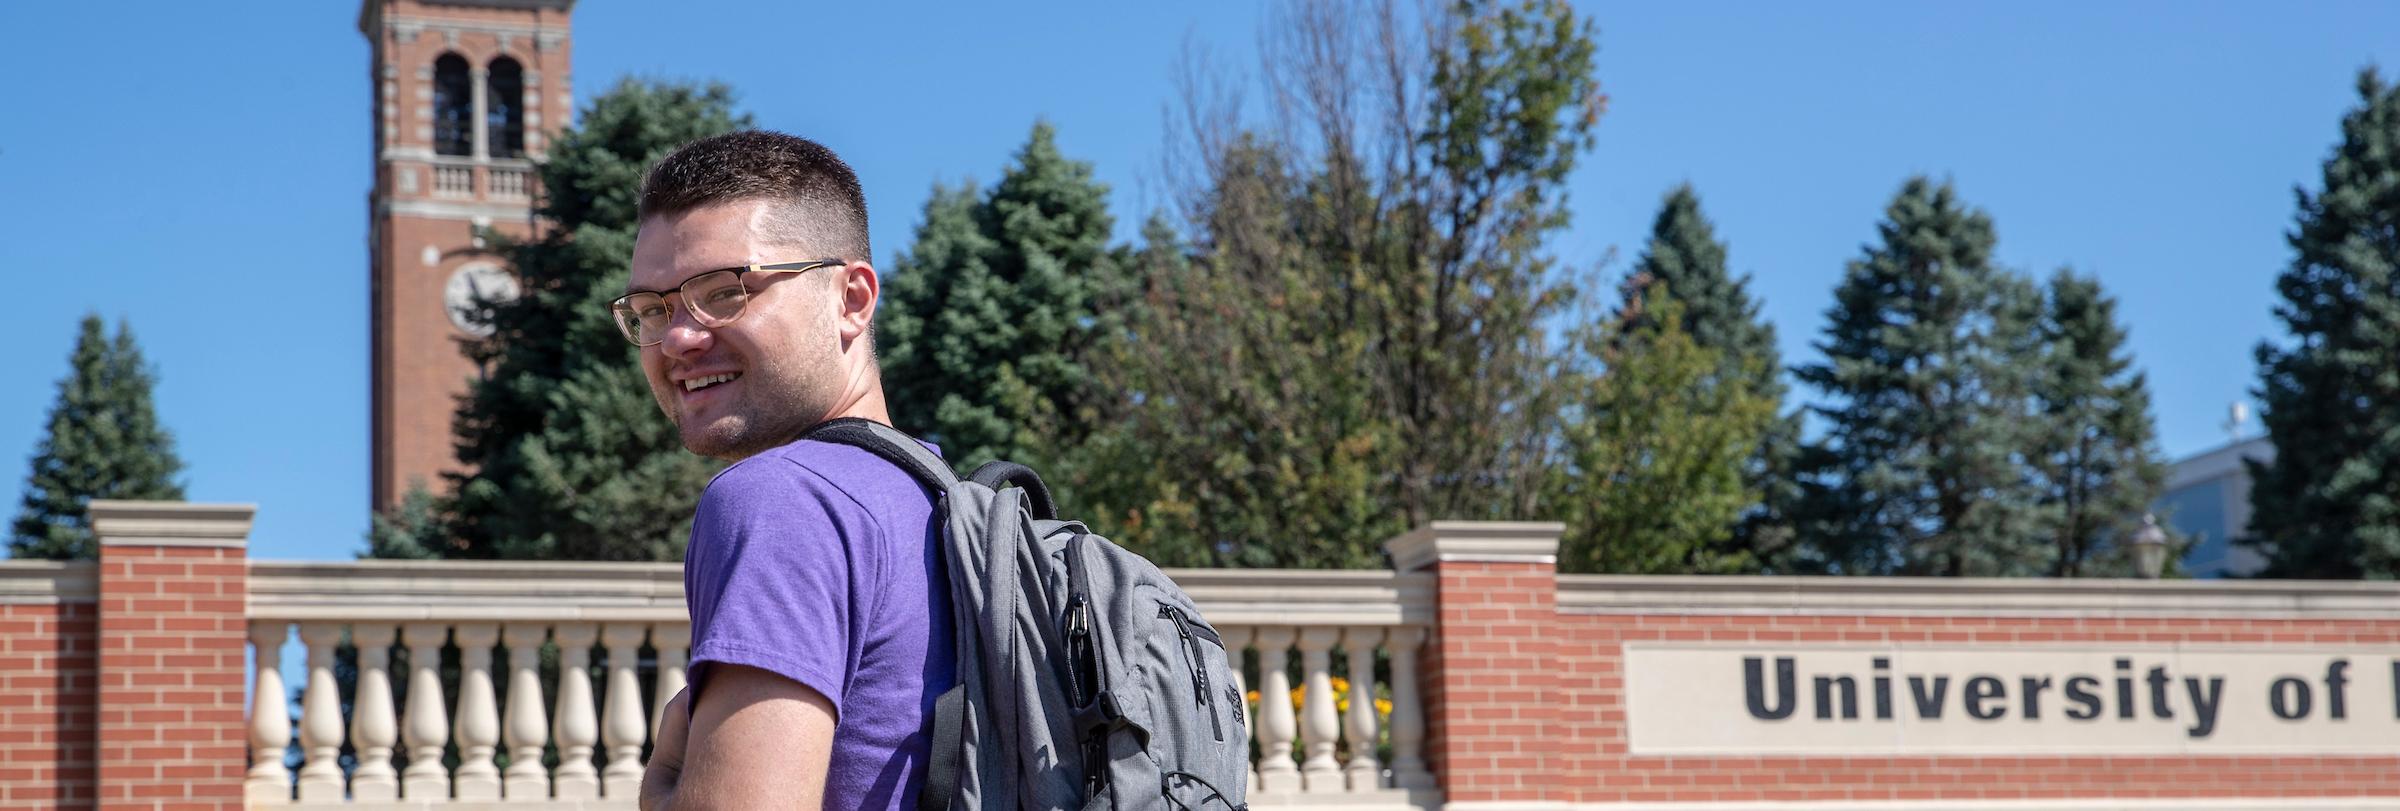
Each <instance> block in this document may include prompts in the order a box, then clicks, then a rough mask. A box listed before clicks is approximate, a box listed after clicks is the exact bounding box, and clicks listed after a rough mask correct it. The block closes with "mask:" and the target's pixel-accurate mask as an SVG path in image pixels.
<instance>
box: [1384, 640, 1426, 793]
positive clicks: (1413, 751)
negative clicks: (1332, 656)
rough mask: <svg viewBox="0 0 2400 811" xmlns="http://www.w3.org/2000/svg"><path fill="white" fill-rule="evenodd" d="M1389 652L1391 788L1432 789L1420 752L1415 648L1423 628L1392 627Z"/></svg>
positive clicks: (1420, 713)
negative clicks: (1390, 659)
mask: <svg viewBox="0 0 2400 811" xmlns="http://www.w3.org/2000/svg"><path fill="white" fill-rule="evenodd" d="M1386 641H1387V644H1389V645H1390V646H1391V653H1392V785H1393V786H1395V787H1398V788H1404V789H1430V788H1433V787H1434V781H1433V773H1432V772H1429V771H1426V770H1425V758H1424V757H1423V755H1421V754H1420V753H1421V752H1422V748H1423V746H1424V743H1425V715H1424V705H1423V703H1422V702H1423V699H1422V698H1421V697H1420V696H1419V695H1418V694H1417V646H1418V645H1420V644H1423V643H1424V641H1425V629H1424V628H1420V627H1402V628H1393V629H1392V630H1391V634H1390V636H1389V637H1388V638H1387V640H1386Z"/></svg>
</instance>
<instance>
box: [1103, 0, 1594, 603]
mask: <svg viewBox="0 0 2400 811" xmlns="http://www.w3.org/2000/svg"><path fill="white" fill-rule="evenodd" d="M1297 13H1298V14H1300V15H1301V17H1300V18H1299V19H1296V20H1293V21H1290V22H1291V24H1290V25H1285V26H1279V29H1278V30H1280V31H1283V32H1285V35H1286V36H1289V37H1292V38H1293V39H1294V42H1291V43H1286V45H1287V47H1278V48H1276V49H1274V50H1275V52H1277V53H1278V54H1280V55H1281V57H1282V58H1283V59H1285V60H1287V61H1285V62H1284V63H1282V64H1281V65H1280V72H1278V73H1276V74H1275V76H1276V79H1277V80H1278V82H1279V84H1278V87H1279V88H1283V89H1289V90H1291V91H1292V92H1285V93H1277V94H1273V95H1272V96H1271V98H1270V103H1271V105H1272V109H1271V111H1270V114H1271V116H1272V117H1273V118H1274V119H1275V120H1277V121H1279V122H1290V123H1291V124H1292V126H1290V127H1286V128H1280V129H1279V131H1285V132H1292V133H1294V136H1293V138H1292V139H1291V140H1277V139H1274V138H1270V137H1268V136H1266V135H1263V134H1261V133H1259V132H1256V131H1251V132H1242V131H1237V130H1234V129H1232V128H1231V127H1230V125H1228V126H1226V127H1216V126H1212V125H1213V124H1214V123H1215V122H1221V121H1225V120H1228V119H1226V118H1225V117H1223V116H1217V115H1215V114H1213V113H1206V112H1204V113H1203V114H1201V115H1197V116H1195V121H1194V124H1195V129H1197V130H1198V132H1196V133H1195V134H1196V136H1197V137H1196V138H1195V139H1194V140H1195V141H1196V142H1197V144H1198V151H1199V152H1200V154H1199V155H1198V156H1197V158H1198V161H1197V164H1198V165H1199V166H1200V167H1201V169H1200V171H1199V172H1198V174H1199V175H1200V176H1199V177H1197V178H1195V179H1193V181H1192V182H1191V183H1190V184H1189V185H1190V188H1187V189H1184V190H1183V194H1182V201H1183V203H1184V206H1185V209H1186V210H1185V212H1184V220H1185V222H1186V226H1185V227H1186V229H1187V230H1188V233H1189V234H1190V235H1191V236H1190V241H1189V243H1188V244H1186V243H1184V242H1183V241H1181V240H1180V239H1178V238H1177V237H1176V236H1175V235H1174V232H1173V229H1170V228H1168V227H1166V226H1165V225H1164V224H1163V223H1154V224H1153V225H1152V227H1150V228H1148V229H1146V231H1147V237H1146V239H1145V244H1144V246H1143V247H1142V249H1141V250H1140V252H1139V254H1138V255H1137V256H1136V257H1135V259H1134V260H1133V261H1134V262H1135V268H1136V272H1137V278H1138V279H1139V280H1140V284H1141V291H1142V298H1141V301H1142V303H1143V306H1141V307H1138V308H1134V309H1135V311H1136V315H1134V316H1133V317H1132V318H1130V319H1129V322H1128V324H1127V325H1126V330H1127V332H1128V334H1129V335H1130V336H1131V337H1130V339H1129V340H1125V341H1121V342H1116V343H1115V344H1114V347H1115V348H1114V350H1113V351H1114V352H1115V353H1116V354H1115V355H1113V356H1112V358H1113V359H1112V361H1111V363H1109V364H1108V365H1107V367H1106V368H1108V369H1109V370H1110V371H1109V374H1110V375H1111V376H1110V377H1109V378H1108V382H1109V383H1110V388H1111V390H1114V391H1120V392H1125V393H1127V398H1126V401H1125V402H1124V403H1123V404H1124V405H1125V407H1127V408H1128V414H1127V416H1126V418H1125V419H1124V420H1123V421H1122V422H1121V423H1120V424H1119V427H1118V428H1117V429H1116V430H1114V431H1112V432H1108V433H1106V434H1104V435H1102V436H1098V437H1095V439H1094V441H1093V442H1092V443H1091V445H1090V447H1089V448H1088V450H1089V451H1090V454H1091V455H1090V460H1091V461H1090V462H1089V463H1088V464H1087V466H1086V467H1085V471H1086V474H1087V475H1088V476H1090V477H1091V478H1092V479H1093V480H1094V481H1095V482H1097V483H1098V485H1099V486H1098V487H1096V488H1094V489H1095V490H1096V491H1103V492H1100V494H1099V495H1096V496H1095V497H1094V498H1095V500H1096V501H1097V502H1099V503H1101V504H1104V505H1108V508H1107V509H1104V510H1102V511H1101V514H1099V515H1096V516H1095V518H1097V519H1099V520H1101V521H1102V522H1103V525H1104V526H1108V527H1111V528H1112V531H1117V532H1119V533H1120V534H1122V535H1124V536H1125V538H1126V540H1127V541H1128V543H1130V544H1131V545H1133V546H1135V547H1136V548H1139V549H1142V550H1143V551H1144V552H1145V553H1147V554H1150V555H1152V556H1153V557H1154V558H1155V559H1160V560H1162V561H1165V562H1169V563H1174V564H1185V565H1193V564H1214V565H1243V566H1279V567H1326V566H1371V565H1377V563H1378V562H1379V560H1380V550H1379V544H1380V543H1381V542H1382V541H1383V540H1385V539H1387V538H1389V537H1390V536H1392V535H1394V534H1397V533H1398V532H1399V531H1401V530H1402V529H1405V528H1406V527H1409V526H1412V525H1417V524H1421V523H1423V522H1426V521H1429V520H1432V519H1436V518H1517V517H1523V516H1526V515H1530V514H1533V513H1534V511H1535V509H1536V508H1537V504H1536V501H1537V500H1538V498H1539V491H1540V489H1541V488H1540V482H1541V479H1542V472H1543V469H1544V467H1545V466H1546V465H1547V464H1548V462H1549V461H1550V459H1549V458H1548V454H1549V439H1550V432H1551V430H1552V427H1553V426H1552V422H1553V420H1554V419H1555V416H1554V415H1555V414H1556V413H1557V410H1558V406H1559V404H1560V403H1561V402H1562V401H1563V400H1564V398H1565V395H1566V391H1565V389H1564V387H1562V386H1560V385H1558V383H1557V382H1556V375H1555V371H1556V370H1555V368H1554V366H1555V362H1554V354H1555V349H1556V347H1555V346H1553V345H1552V344H1553V343H1554V341H1552V340H1550V339H1549V338H1548V336H1547V335H1546V334H1545V331H1544V329H1543V325H1544V324H1546V323H1549V320H1550V319H1551V318H1553V316H1554V315H1555V314H1557V313H1559V312H1561V311H1562V308H1563V307H1564V306H1565V305H1566V304H1567V303H1569V302H1571V301H1572V300H1573V297H1574V294H1575V290H1576V287H1575V285H1574V284H1573V283H1572V282H1571V281H1568V282H1561V281H1560V280H1558V279H1557V278H1555V277H1556V276H1557V275H1558V274H1557V273H1556V272H1555V271H1556V267H1555V262H1554V261H1553V260H1552V259H1551V258H1550V257H1549V256H1548V255H1547V254H1546V253H1545V251H1544V246H1545V243H1546V239H1547V237H1548V235H1550V234H1551V233H1553V232H1555V231H1556V230H1558V229H1559V228H1561V227H1563V226H1564V225H1565V224H1566V222H1567V211H1566V207H1565V197H1566V190H1565V178H1566V177H1567V175H1568V174H1569V172H1570V171H1571V170H1572V169H1573V166H1574V162H1575V159H1576V157H1577V156H1578V155H1579V154H1580V153H1582V152H1583V151H1584V150H1585V149H1587V148H1588V147H1589V146H1590V144H1591V137H1592V136H1591V130H1592V127H1593V126H1594V125H1595V123H1596V122H1597V118H1598V116H1599V113H1600V110H1601V107H1602V102H1603V100H1604V98H1605V97H1604V96H1602V95H1601V94H1600V92H1599V88H1598V84H1597V82H1596V81H1595V80H1594V78H1593V55H1594V53H1595V50H1596V48H1595V46H1594V45H1593V37H1592V31H1591V27H1590V25H1589V23H1587V22H1585V21H1583V20H1580V19H1578V18H1577V17H1576V16H1575V14H1574V12H1573V10H1572V9H1570V8H1569V7H1568V6H1567V5H1566V4H1564V3H1561V2H1524V3H1509V4H1486V3H1475V2H1469V3H1461V4H1458V5H1456V6H1454V7H1452V8H1451V9H1449V10H1448V11H1447V12H1446V13H1443V14H1442V15H1441V16H1440V17H1439V18H1438V19H1436V20H1434V21H1432V23H1433V24H1431V25H1429V26H1426V27H1425V28H1424V29H1423V30H1426V31H1428V32H1430V33H1429V36H1430V39H1429V40H1428V41H1424V42H1418V41H1414V40H1411V39H1409V38H1408V37H1407V36H1406V35H1405V34H1403V33H1400V32H1405V31H1409V30H1413V29H1412V28H1411V27H1410V26H1406V25H1403V24H1399V23H1398V22H1397V21H1396V20H1395V19H1393V17H1392V16H1391V15H1392V13H1393V12H1392V10H1391V9H1390V8H1389V7H1386V8H1385V9H1384V13H1385V15H1386V16H1385V18H1384V19H1383V20H1382V22H1383V25H1382V26H1381V27H1380V31H1381V32H1382V33H1383V34H1384V37H1383V38H1382V39H1379V40H1376V41H1374V42H1370V43H1368V46H1367V47H1369V48H1370V49H1371V52H1370V53H1368V54H1366V55H1364V56H1361V55H1360V54H1358V53H1356V51H1357V50H1358V46H1359V44H1360V40H1361V39H1362V37H1361V35H1360V30H1361V29H1364V28H1369V27H1372V26H1359V25H1356V24H1355V21H1353V20H1350V19H1348V18H1347V17H1345V16H1344V15H1342V14H1340V13H1338V11H1335V10H1327V9H1324V8H1316V7H1306V8H1301V9H1299V11H1298V12H1297ZM1354 64H1372V65H1378V66H1386V67H1389V68H1390V70H1381V69H1379V70H1378V71H1375V72H1369V71H1360V70H1356V69H1353V68H1350V67H1347V66H1351V65H1354ZM1370 75H1372V76H1373V77H1375V78H1373V79H1372V81H1379V82H1386V83H1385V84H1382V85H1377V86H1373V87H1369V86H1366V85H1363V84H1360V83H1359V82H1361V81H1368V80H1369V77H1370ZM1197 101H1200V102H1203V103H1202V104H1200V105H1199V106H1203V107H1204V106H1206V105H1205V101H1206V99H1198V100H1197ZM1375 109H1380V110H1386V111H1399V113H1400V114H1398V115H1377V116H1372V117H1368V118H1362V117H1361V114H1360V113H1359V112H1358V111H1361V110H1375ZM1370 121H1371V122H1372V123H1369V122H1370Z"/></svg>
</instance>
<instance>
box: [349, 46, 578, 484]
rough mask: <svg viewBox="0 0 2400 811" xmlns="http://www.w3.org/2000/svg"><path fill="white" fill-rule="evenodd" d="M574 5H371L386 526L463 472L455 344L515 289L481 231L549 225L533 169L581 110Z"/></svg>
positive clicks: (464, 366) (378, 401)
mask: <svg viewBox="0 0 2400 811" xmlns="http://www.w3.org/2000/svg"><path fill="white" fill-rule="evenodd" d="M574 6H575V2H574V0H366V2H365V5H364V6H363V7H362V8H360V10H359V16H358V29H359V31H360V33H363V34H365V35H366V37H367V42H368V44H369V48H370V51H371V53H372V57H371V59H370V70H369V78H370V81H371V83H372V85H373V87H374V94H375V95H374V99H375V103H374V105H373V107H374V116H375V188H374V191H372V192H370V193H369V195H368V198H367V216H368V219H369V227H368V232H367V233H368V237H367V240H368V241H367V254H368V257H369V258H368V264H369V267H370V271H369V272H370V274H371V276H370V282H369V286H370V289H371V291H372V292H371V293H370V298H371V301H372V304H371V310H370V312H371V314H372V315H371V318H372V326H371V329H372V330H373V339H372V347H373V348H372V350H371V352H372V354H373V366H374V370H375V371H374V398H373V399H374V449H375V451H374V453H375V457H374V494H373V507H374V509H376V510H377V511H382V510H385V509H389V508H391V507H392V506H394V505H396V504H398V503H399V502H400V499H401V497H402V496H404V495H406V494H407V493H408V491H409V488H410V487H411V486H412V485H414V484H423V485H424V486H425V487H426V488H428V489H431V490H434V491H435V492H440V491H442V490H443V488H444V487H445V482H444V481H443V479H442V475H441V474H442V473H443V472H445V471H450V470H455V469H457V468H458V461H457V457H456V454H455V453H454V452H453V450H452V439H451V433H450V420H451V415H452V414H453V413H454V412H455V411H456V409H457V405H458V398H459V396H460V395H462V394H464V393H466V390H467V384H468V382H469V381H470V380H472V379H473V378H475V377H476V376H477V375H479V374H481V371H480V370H478V369H477V368H476V367H475V364H474V363H472V362H471V361H469V360H468V358H467V357H466V355H465V353H464V347H463V346H462V344H461V341H462V339H468V338H473V337H476V336H477V335H478V334H480V333H483V332H487V331H488V330H485V329H484V328H482V327H480V326H479V325H477V324H475V323H474V322H473V321H472V320H471V319H470V318H468V317H467V309H466V308H467V307H468V306H470V303H471V302H473V301H474V300H475V299H476V297H478V296H480V297H483V298H486V299H491V298H507V297H511V296H513V295H515V293H516V279H515V276H513V275H512V274H511V273H510V272H509V270H508V268H507V267H506V265H505V263H504V258H503V257H501V256H498V255H495V254H493V253H490V252H488V251H486V250H484V246H483V244H482V242H481V240H478V239H477V238H476V231H477V229H479V228H488V229H490V230H492V231H495V232H498V233H502V234H507V235H510V236H514V237H527V236H531V235H532V234H534V233H535V231H536V229H538V228H540V227H541V224H540V223H538V222H536V221H535V219H534V213H533V200H534V195H535V194H536V193H537V192H538V191H539V189H538V188H537V183H538V180H537V178H536V177H535V176H534V171H533V167H534V164H535V162H536V161H539V160H541V158H542V155H543V153H544V150H545V149H546V148H547V147H548V146H549V137H548V135H549V133H551V132H554V131H556V130H557V129H558V128H559V127H560V126H562V125H564V124H566V123H567V121H568V118H569V116H570V115H572V111H573V109H574V96H573V93H572V90H571V85H570V84H569V79H570V72H569V65H570V64H571V63H570V62H569V61H568V55H569V52H570V50H569V42H570V38H569V36H568V35H569V29H568V19H567V18H568V15H569V14H570V13H571V12H572V11H573V10H574Z"/></svg>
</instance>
